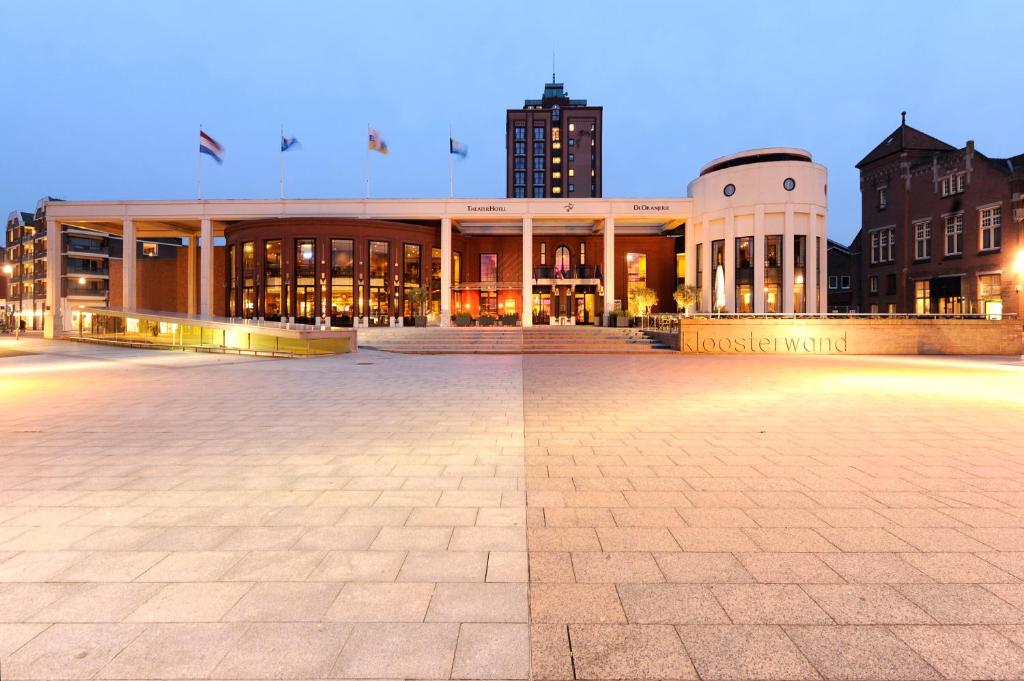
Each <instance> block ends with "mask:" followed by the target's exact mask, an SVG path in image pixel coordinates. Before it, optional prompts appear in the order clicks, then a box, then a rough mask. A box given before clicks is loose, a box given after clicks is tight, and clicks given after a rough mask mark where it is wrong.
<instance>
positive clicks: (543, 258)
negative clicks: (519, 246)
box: [540, 241, 548, 265]
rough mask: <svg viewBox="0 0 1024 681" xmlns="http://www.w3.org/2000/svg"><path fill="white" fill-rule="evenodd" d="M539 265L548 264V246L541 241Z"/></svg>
mask: <svg viewBox="0 0 1024 681" xmlns="http://www.w3.org/2000/svg"><path fill="white" fill-rule="evenodd" d="M540 264H541V265H547V264H548V245H547V244H546V243H544V242H543V241H541V242H540Z"/></svg>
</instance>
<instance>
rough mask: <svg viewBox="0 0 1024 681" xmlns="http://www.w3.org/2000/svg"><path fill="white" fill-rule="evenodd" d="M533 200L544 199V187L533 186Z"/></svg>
mask: <svg viewBox="0 0 1024 681" xmlns="http://www.w3.org/2000/svg"><path fill="white" fill-rule="evenodd" d="M533 198H535V199H543V198H544V185H534V186H533Z"/></svg>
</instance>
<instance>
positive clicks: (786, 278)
mask: <svg viewBox="0 0 1024 681" xmlns="http://www.w3.org/2000/svg"><path fill="white" fill-rule="evenodd" d="M795 255H796V253H794V251H793V207H792V206H786V214H785V222H784V223H783V226H782V311H783V312H785V313H786V314H793V270H794V268H795V267H796V258H795V257H794V256H795ZM806 290H807V289H806V286H805V288H804V291H806Z"/></svg>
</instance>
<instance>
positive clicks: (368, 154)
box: [366, 123, 370, 198]
mask: <svg viewBox="0 0 1024 681" xmlns="http://www.w3.org/2000/svg"><path fill="white" fill-rule="evenodd" d="M366 198H370V124H369V123H367V124H366Z"/></svg>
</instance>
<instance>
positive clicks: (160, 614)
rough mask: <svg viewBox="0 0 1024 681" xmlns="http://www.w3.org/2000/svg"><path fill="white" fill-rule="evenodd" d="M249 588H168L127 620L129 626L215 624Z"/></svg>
mask: <svg viewBox="0 0 1024 681" xmlns="http://www.w3.org/2000/svg"><path fill="white" fill-rule="evenodd" d="M251 587H252V584H248V583H245V582H208V583H193V582H188V583H184V584H168V585H166V586H164V587H163V588H162V589H160V591H158V592H157V593H156V595H154V596H153V597H152V598H150V599H149V600H148V601H146V602H145V603H143V604H142V605H140V606H139V607H138V608H136V610H135V611H134V612H133V613H132V614H130V615H129V616H128V617H127V620H128V621H131V622H216V621H219V620H220V619H221V618H222V617H223V616H224V615H225V614H226V613H227V612H228V611H229V610H230V609H231V608H233V607H234V606H235V604H236V603H238V601H239V600H240V599H241V598H242V596H244V595H245V593H246V592H247V591H248V590H249V589H250V588H251Z"/></svg>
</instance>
